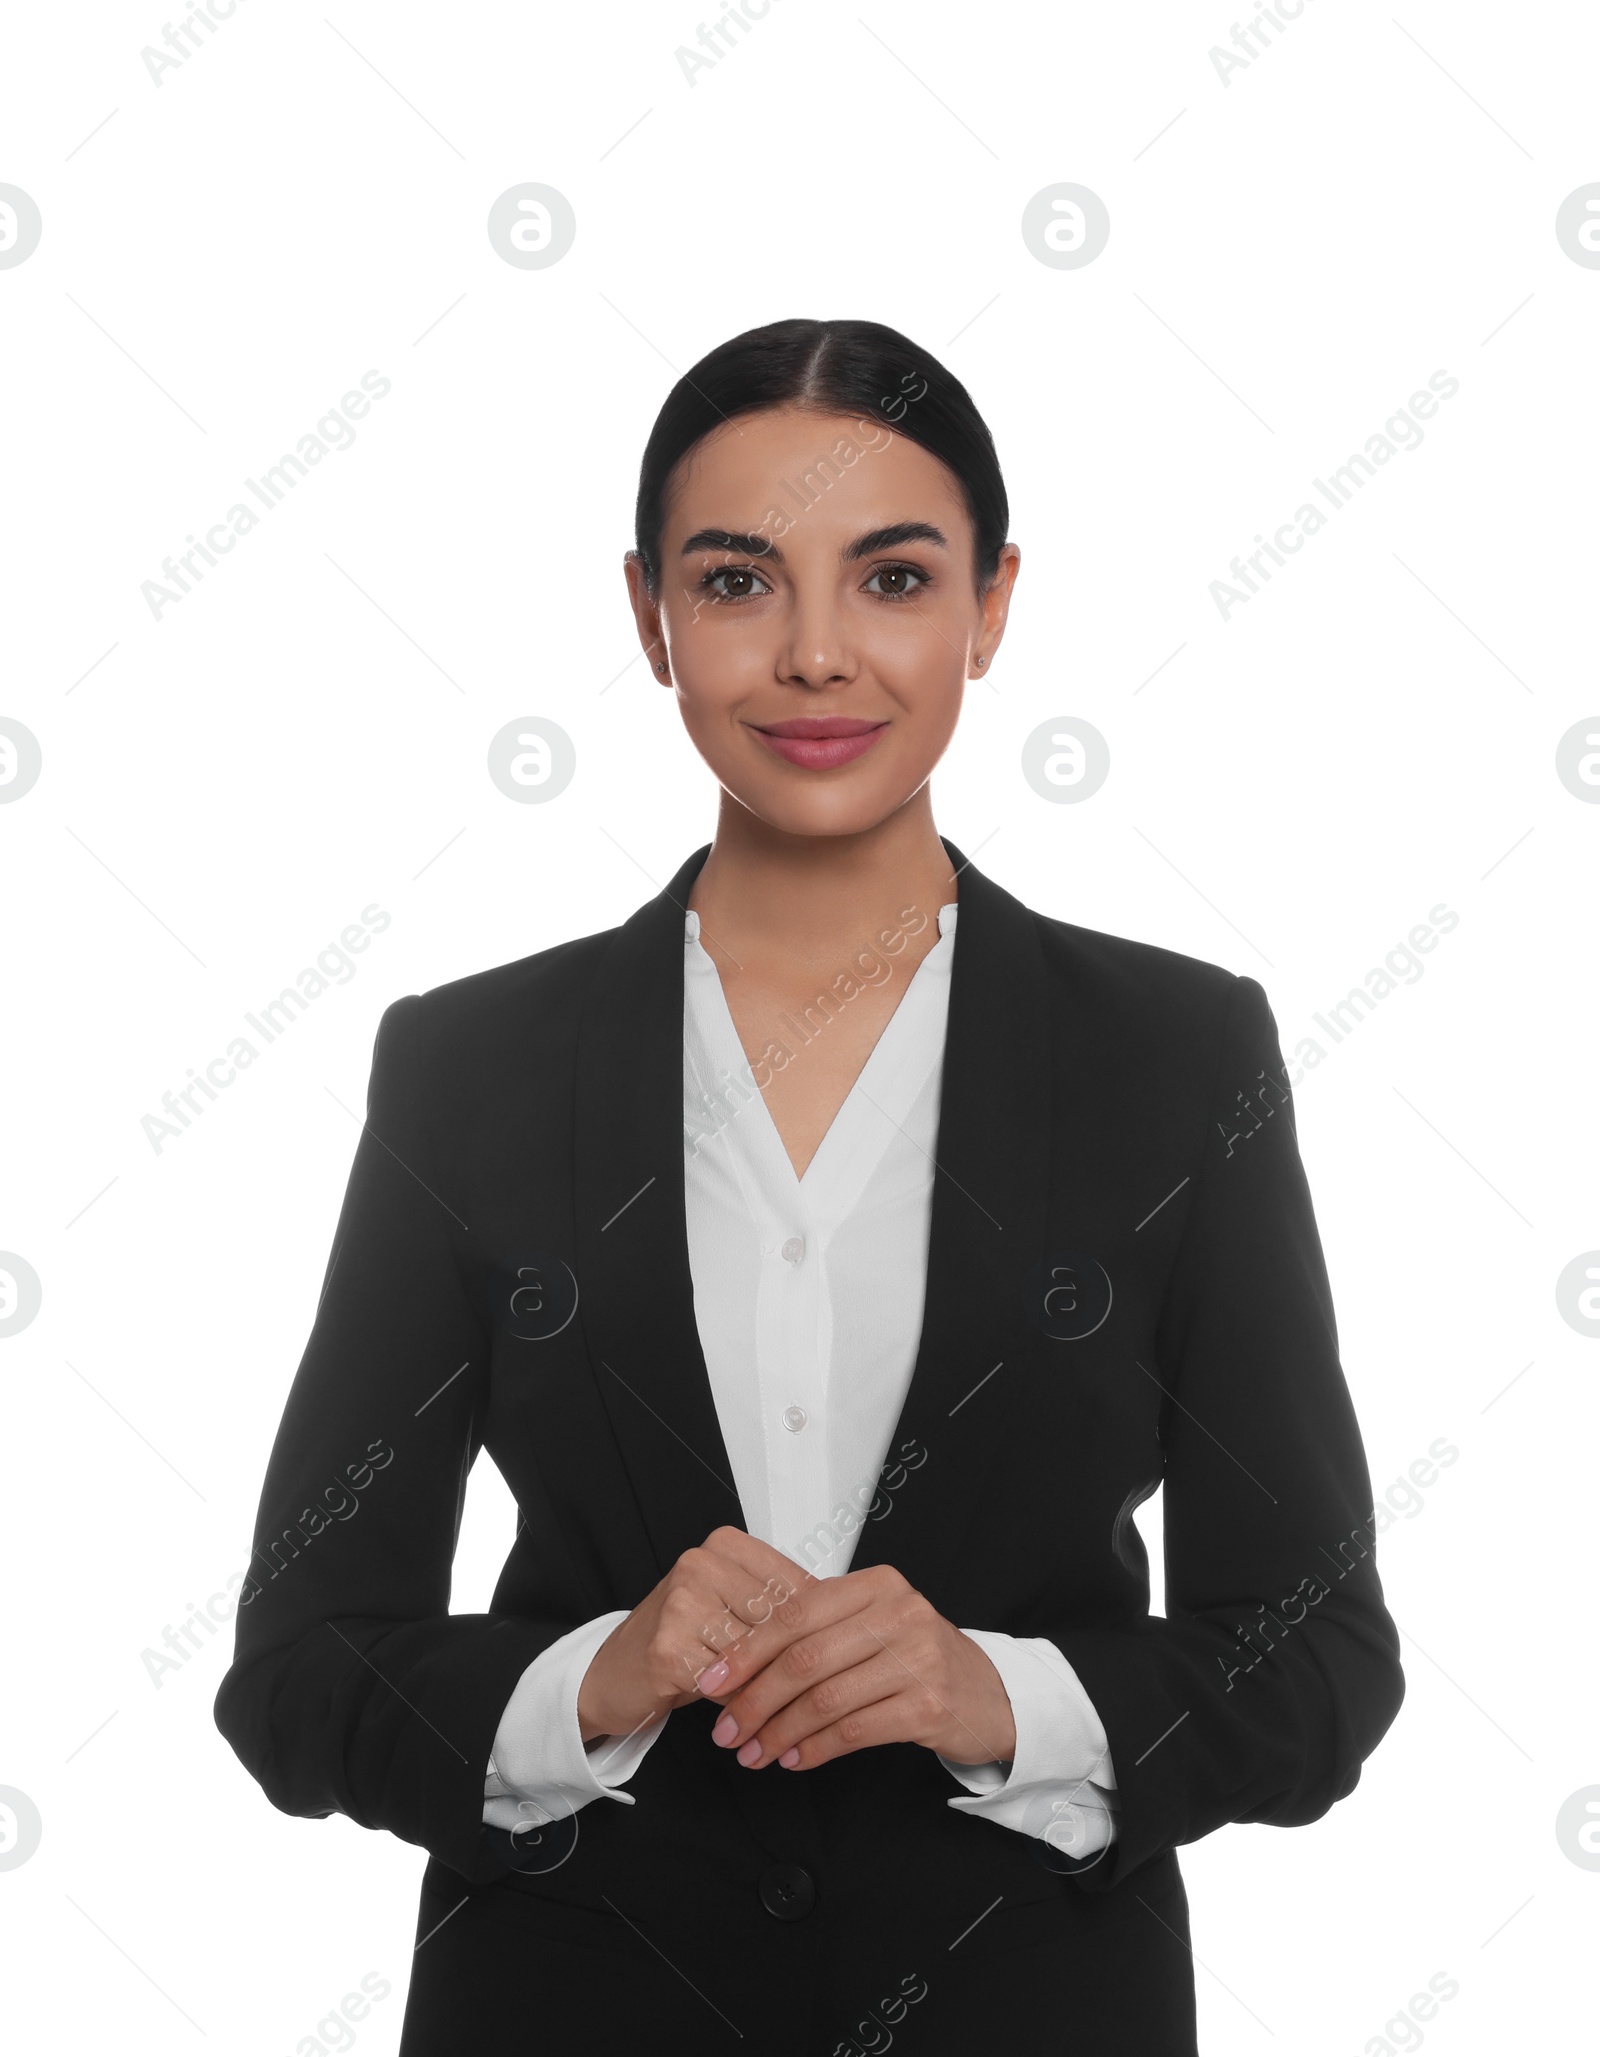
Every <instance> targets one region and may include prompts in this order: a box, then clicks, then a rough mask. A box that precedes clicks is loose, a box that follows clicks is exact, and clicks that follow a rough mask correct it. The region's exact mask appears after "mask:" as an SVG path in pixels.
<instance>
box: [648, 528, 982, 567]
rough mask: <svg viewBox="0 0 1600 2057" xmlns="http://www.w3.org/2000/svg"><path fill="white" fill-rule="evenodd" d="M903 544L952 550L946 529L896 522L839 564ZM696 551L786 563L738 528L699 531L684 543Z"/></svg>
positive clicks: (856, 545) (765, 542) (853, 547)
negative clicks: (732, 553)
mask: <svg viewBox="0 0 1600 2057" xmlns="http://www.w3.org/2000/svg"><path fill="white" fill-rule="evenodd" d="M904 543H932V544H933V545H934V546H935V547H936V548H938V549H940V550H948V549H949V547H950V543H949V539H948V537H947V536H946V535H945V533H944V531H943V529H937V528H935V527H934V526H933V524H932V522H928V521H895V522H890V523H889V525H888V526H887V527H886V528H881V529H868V530H867V532H866V534H865V535H862V536H857V537H856V539H855V541H854V542H853V543H847V544H846V545H845V546H844V548H843V549H842V550H841V551H840V552H839V561H840V563H841V564H853V563H855V562H856V561H857V560H858V559H860V558H862V557H871V556H873V555H875V554H876V552H878V551H879V550H895V549H898V548H899V547H900V546H901V545H902V544H904ZM696 550H737V551H739V552H741V553H742V554H743V555H744V556H746V557H765V558H767V559H769V560H770V561H771V562H772V563H773V564H782V563H783V561H784V560H783V552H782V551H781V550H780V549H779V548H778V546H777V544H776V543H774V542H773V541H772V539H771V537H770V536H760V535H754V534H751V533H748V532H745V533H741V532H740V531H738V530H736V529H696V530H695V532H694V534H693V535H692V536H690V537H689V538H688V540H687V541H686V542H685V543H684V546H683V553H682V554H683V555H684V556H685V557H688V556H690V555H691V554H692V553H693V552H694V551H696Z"/></svg>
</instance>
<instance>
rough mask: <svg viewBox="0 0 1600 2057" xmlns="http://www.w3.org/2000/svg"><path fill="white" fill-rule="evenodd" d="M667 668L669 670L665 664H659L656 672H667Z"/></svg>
mask: <svg viewBox="0 0 1600 2057" xmlns="http://www.w3.org/2000/svg"><path fill="white" fill-rule="evenodd" d="M666 668H667V667H666V666H665V665H664V664H658V665H657V666H656V670H657V671H665V670H666Z"/></svg>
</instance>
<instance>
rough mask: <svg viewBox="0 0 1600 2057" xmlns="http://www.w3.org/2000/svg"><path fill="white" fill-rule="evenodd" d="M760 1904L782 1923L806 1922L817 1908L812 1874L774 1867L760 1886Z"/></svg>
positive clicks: (798, 1868)
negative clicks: (814, 1908)
mask: <svg viewBox="0 0 1600 2057" xmlns="http://www.w3.org/2000/svg"><path fill="white" fill-rule="evenodd" d="M757 1891H758V1892H759V1893H760V1895H761V1904H762V1906H763V1907H765V1908H766V1910H767V1912H768V1913H769V1914H775V1915H776V1916H777V1917H778V1919H779V1920H780V1921H803V1920H804V1919H805V1917H806V1915H808V1914H809V1913H810V1912H811V1910H812V1908H813V1907H815V1906H816V1904H817V1889H816V1886H815V1885H814V1884H813V1883H812V1879H811V1874H810V1872H809V1871H806V1870H804V1869H803V1868H802V1867H801V1866H800V1865H798V1864H774V1865H771V1866H770V1867H769V1868H768V1869H767V1870H766V1871H764V1872H762V1874H761V1878H760V1880H759V1882H758V1885H757Z"/></svg>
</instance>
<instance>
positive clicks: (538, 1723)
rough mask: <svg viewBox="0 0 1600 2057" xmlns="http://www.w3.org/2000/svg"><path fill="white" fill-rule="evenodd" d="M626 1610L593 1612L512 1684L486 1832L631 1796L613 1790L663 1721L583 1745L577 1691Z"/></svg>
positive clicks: (630, 1800) (486, 1800) (491, 1780)
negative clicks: (625, 1734)
mask: <svg viewBox="0 0 1600 2057" xmlns="http://www.w3.org/2000/svg"><path fill="white" fill-rule="evenodd" d="M627 1618H628V1609H627V1608H626V1607H619V1608H617V1609H615V1610H614V1611H613V1612H612V1613H609V1614H597V1615H596V1616H595V1617H594V1619H593V1620H592V1621H586V1622H584V1623H583V1624H582V1625H581V1626H580V1627H578V1628H575V1629H572V1630H570V1631H569V1633H568V1634H566V1635H564V1636H561V1637H559V1638H558V1639H557V1640H556V1641H555V1642H553V1643H551V1644H550V1645H549V1646H548V1648H546V1649H545V1650H542V1651H541V1652H540V1654H539V1655H538V1656H537V1657H536V1658H535V1659H534V1660H533V1662H532V1663H531V1664H530V1665H529V1666H528V1667H527V1669H526V1670H525V1671H524V1672H523V1674H522V1676H521V1678H520V1679H519V1680H518V1681H517V1684H516V1687H515V1690H514V1691H513V1692H512V1695H511V1698H510V1699H509V1700H508V1701H507V1702H506V1705H505V1709H504V1711H503V1713H502V1714H501V1716H500V1725H499V1727H498V1728H497V1729H496V1731H495V1738H494V1753H493V1755H492V1757H491V1758H490V1760H489V1767H488V1772H487V1775H486V1776H485V1778H484V1782H483V1819H484V1821H485V1822H486V1823H487V1824H488V1825H489V1826H490V1827H491V1828H504V1829H517V1828H526V1827H527V1825H528V1821H529V1818H530V1815H533V1816H534V1818H538V1817H537V1813H536V1810H539V1809H542V1810H543V1813H544V1817H545V1818H546V1819H549V1820H560V1819H563V1818H564V1817H566V1816H568V1815H570V1814H572V1813H573V1812H574V1811H575V1810H576V1809H577V1808H579V1807H582V1806H584V1805H585V1804H586V1803H587V1802H588V1801H590V1800H597V1799H609V1800H621V1801H622V1802H623V1803H624V1805H626V1806H629V1807H632V1806H633V1805H634V1804H635V1803H634V1796H633V1794H632V1793H624V1792H622V1791H620V1790H619V1788H620V1787H621V1786H622V1784H623V1783H624V1782H625V1781H626V1780H628V1779H630V1778H632V1776H633V1774H634V1773H635V1772H636V1771H637V1770H638V1769H639V1766H640V1765H641V1764H642V1763H643V1762H644V1758H645V1755H646V1752H647V1751H648V1750H649V1748H650V1745H651V1744H652V1743H653V1742H654V1741H655V1739H656V1737H657V1736H658V1735H660V1733H661V1731H662V1729H663V1728H665V1727H666V1724H667V1717H666V1715H665V1714H662V1715H659V1716H658V1717H657V1718H656V1719H655V1720H654V1721H652V1722H647V1723H645V1724H643V1725H642V1726H641V1727H639V1728H636V1729H635V1730H634V1731H633V1733H632V1734H631V1735H628V1736H596V1737H595V1738H594V1739H593V1741H592V1742H589V1743H587V1744H586V1743H585V1742H584V1740H583V1733H582V1730H581V1729H580V1728H579V1726H578V1691H579V1688H580V1687H581V1686H582V1684H583V1680H584V1675H585V1673H586V1672H587V1671H588V1669H589V1666H590V1664H591V1663H592V1661H593V1659H594V1655H595V1652H596V1651H597V1650H598V1649H599V1648H600V1645H601V1644H602V1643H603V1642H604V1641H605V1639H606V1637H607V1636H608V1635H610V1633H611V1631H612V1630H613V1629H614V1628H615V1627H616V1625H617V1623H618V1622H619V1621H626V1620H627Z"/></svg>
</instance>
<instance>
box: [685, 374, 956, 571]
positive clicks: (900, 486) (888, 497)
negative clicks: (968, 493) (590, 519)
mask: <svg viewBox="0 0 1600 2057" xmlns="http://www.w3.org/2000/svg"><path fill="white" fill-rule="evenodd" d="M802 508H803V509H804V511H805V522H804V524H802V525H803V526H805V527H807V528H811V529H814V530H816V529H823V528H826V529H828V530H830V532H831V531H832V530H833V529H840V530H845V529H848V530H849V531H850V532H851V533H852V534H854V533H856V532H857V531H859V530H861V529H864V528H867V527H873V526H881V525H887V524H888V523H890V522H895V521H906V520H910V519H913V518H923V519H928V518H931V517H932V516H933V515H935V514H937V516H938V517H939V526H941V527H944V528H945V529H946V531H947V533H949V534H950V535H951V541H952V542H955V540H956V534H957V533H960V532H961V525H962V524H964V522H965V520H966V498H965V495H964V494H963V492H962V490H961V487H960V484H959V483H958V481H957V480H956V479H955V477H954V476H953V474H952V473H951V472H950V470H949V469H948V468H947V467H946V466H945V465H944V464H943V463H941V462H940V460H939V459H938V458H937V457H935V456H934V455H933V454H932V452H931V451H928V450H925V449H923V447H922V446H921V444H920V443H913V442H912V441H911V440H910V438H909V437H907V436H901V435H896V434H895V433H894V432H893V430H892V429H891V428H890V427H889V425H888V424H887V423H886V422H882V421H873V420H871V419H868V418H867V417H865V416H852V415H849V414H831V413H827V414H824V413H814V412H811V411H810V410H807V409H803V408H791V407H786V408H771V409H767V410H765V411H763V412H761V413H759V414H744V415H739V416H737V417H736V418H734V419H733V420H731V421H727V422H723V423H722V424H720V425H719V426H718V427H717V428H715V429H713V430H712V432H711V433H710V434H709V435H708V436H705V437H703V438H702V440H701V441H700V442H699V443H697V444H696V445H695V447H694V449H692V450H691V451H689V452H688V454H687V455H686V456H685V457H684V458H683V459H682V460H681V462H680V463H679V465H678V467H677V469H676V470H675V471H674V473H673V476H672V480H671V483H670V485H669V488H668V492H667V498H666V506H665V508H664V510H663V513H664V528H665V531H666V534H667V535H668V536H670V535H671V534H672V533H673V532H674V531H676V532H677V533H678V534H679V535H686V534H688V533H689V532H690V531H691V530H694V529H698V528H703V527H722V528H728V529H732V528H745V529H751V528H759V527H760V526H761V524H762V523H763V522H764V521H765V520H766V519H767V518H768V516H769V514H772V513H778V514H782V515H783V516H784V518H785V519H786V520H788V521H793V520H794V519H795V517H796V515H797V514H798V513H799V511H800V510H801V509H802ZM951 524H955V527H954V529H952V527H951Z"/></svg>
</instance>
